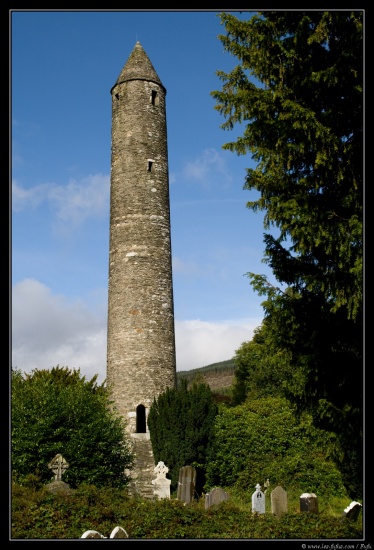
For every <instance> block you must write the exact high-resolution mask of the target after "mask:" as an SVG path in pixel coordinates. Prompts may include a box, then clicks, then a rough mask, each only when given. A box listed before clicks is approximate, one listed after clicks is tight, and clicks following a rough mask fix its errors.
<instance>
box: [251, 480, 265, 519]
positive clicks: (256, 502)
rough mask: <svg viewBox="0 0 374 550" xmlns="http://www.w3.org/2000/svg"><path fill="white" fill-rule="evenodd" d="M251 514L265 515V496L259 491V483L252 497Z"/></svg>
mask: <svg viewBox="0 0 374 550" xmlns="http://www.w3.org/2000/svg"><path fill="white" fill-rule="evenodd" d="M252 512H256V513H257V514H265V494H264V493H263V492H262V491H261V485H260V484H259V483H257V485H256V490H255V492H254V493H253V495H252Z"/></svg>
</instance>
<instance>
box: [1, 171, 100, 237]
mask: <svg viewBox="0 0 374 550" xmlns="http://www.w3.org/2000/svg"><path fill="white" fill-rule="evenodd" d="M109 192H110V191H109V176H105V175H103V174H95V175H91V176H88V177H86V178H83V179H82V180H79V181H76V180H70V181H69V182H68V183H67V184H66V185H57V184H55V183H43V184H40V185H36V186H34V187H30V188H29V189H26V188H24V187H22V186H20V185H18V183H17V182H16V181H14V182H13V184H12V208H13V211H14V212H21V211H22V210H25V209H27V208H37V207H39V206H41V205H42V204H43V203H46V204H47V205H48V206H50V208H51V209H52V210H53V211H54V212H55V214H56V221H55V229H57V230H62V229H64V228H65V229H66V228H67V229H71V228H72V227H77V226H78V225H80V224H81V223H82V222H83V221H85V220H86V219H88V218H92V217H97V216H101V215H104V214H108V213H109Z"/></svg>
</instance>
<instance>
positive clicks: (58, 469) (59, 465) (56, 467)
mask: <svg viewBox="0 0 374 550" xmlns="http://www.w3.org/2000/svg"><path fill="white" fill-rule="evenodd" d="M48 468H49V469H50V470H52V472H53V474H54V480H53V481H52V483H49V484H48V485H47V489H48V490H49V491H51V492H52V493H60V492H70V490H71V489H70V487H69V484H68V483H65V482H64V481H62V476H63V474H64V473H65V471H66V470H67V469H68V468H69V464H68V462H67V461H66V460H65V458H64V457H63V456H62V455H61V454H57V455H56V456H55V457H54V458H52V460H51V462H50V463H49V464H48Z"/></svg>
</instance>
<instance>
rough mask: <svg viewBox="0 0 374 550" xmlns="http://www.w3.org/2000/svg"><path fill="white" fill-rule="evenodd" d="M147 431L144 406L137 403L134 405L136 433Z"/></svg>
mask: <svg viewBox="0 0 374 550" xmlns="http://www.w3.org/2000/svg"><path fill="white" fill-rule="evenodd" d="M146 431H147V426H146V418H145V406H144V405H138V406H137V407H136V433H138V434H144V433H145V432H146Z"/></svg>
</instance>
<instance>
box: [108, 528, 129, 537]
mask: <svg viewBox="0 0 374 550" xmlns="http://www.w3.org/2000/svg"><path fill="white" fill-rule="evenodd" d="M109 538H110V539H128V538H129V536H128V534H127V533H126V531H125V530H124V528H123V527H120V526H119V525H117V527H115V528H114V529H113V531H112V532H111V533H110V537H109Z"/></svg>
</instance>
